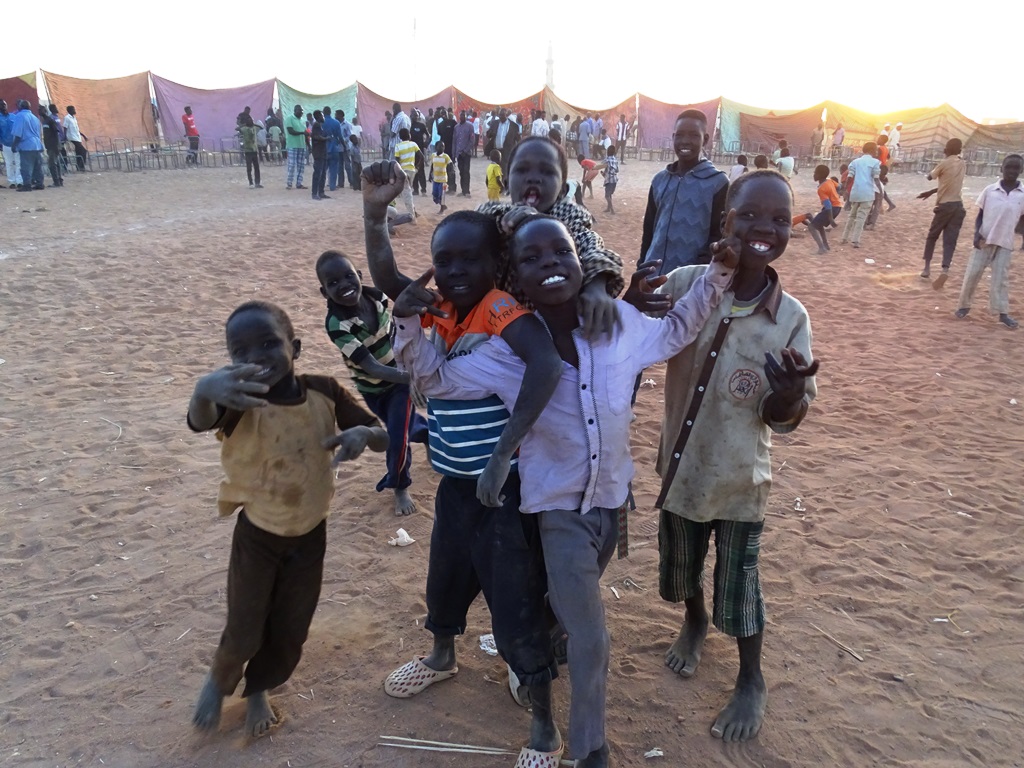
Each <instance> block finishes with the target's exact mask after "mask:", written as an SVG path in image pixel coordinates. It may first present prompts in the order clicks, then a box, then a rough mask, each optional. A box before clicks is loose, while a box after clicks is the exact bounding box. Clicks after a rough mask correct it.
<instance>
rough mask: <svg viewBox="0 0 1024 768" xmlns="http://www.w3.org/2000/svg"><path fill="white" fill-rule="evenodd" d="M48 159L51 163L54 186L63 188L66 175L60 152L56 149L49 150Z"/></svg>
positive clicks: (47, 152)
mask: <svg viewBox="0 0 1024 768" xmlns="http://www.w3.org/2000/svg"><path fill="white" fill-rule="evenodd" d="M46 159H47V161H48V162H49V166H50V178H51V179H52V180H53V186H55V187H63V186H64V174H63V173H62V171H61V157H60V150H58V149H57V148H56V147H54V148H53V149H47V150H46Z"/></svg>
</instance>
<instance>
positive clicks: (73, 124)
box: [64, 114, 82, 141]
mask: <svg viewBox="0 0 1024 768" xmlns="http://www.w3.org/2000/svg"><path fill="white" fill-rule="evenodd" d="M64 135H65V136H67V137H68V141H81V140H82V132H81V131H80V130H78V118H76V117H75V116H74V115H70V114H68V115H64Z"/></svg>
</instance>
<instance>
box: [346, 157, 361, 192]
mask: <svg viewBox="0 0 1024 768" xmlns="http://www.w3.org/2000/svg"><path fill="white" fill-rule="evenodd" d="M341 167H342V168H343V169H344V172H345V175H346V176H348V185H349V186H350V187H352V189H359V186H358V185H357V184H356V178H355V176H356V174H355V173H353V170H352V155H350V154H349V153H348V152H342V153H341ZM361 172H362V169H361V168H360V173H361Z"/></svg>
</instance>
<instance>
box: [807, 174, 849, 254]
mask: <svg viewBox="0 0 1024 768" xmlns="http://www.w3.org/2000/svg"><path fill="white" fill-rule="evenodd" d="M828 174H829V167H828V166H827V165H819V166H817V167H815V169H814V180H815V181H816V182H818V199H819V200H820V201H821V211H820V212H819V213H818V215H817V216H815V217H814V218H813V219H811V224H810V229H811V237H813V238H814V242H815V243H817V244H818V255H819V256H820V255H821V254H823V253H828V252H829V251H830V250H832V249H831V248H830V247H829V244H828V235H827V234H825V227H834V226H835V224H836V217H837V216H838V215H839V214H840V213H842V212H843V201H842V200H841V199H840V197H839V190H837V189H836V183H835V182H834V181H833V180H832V179H830V178H829V176H828Z"/></svg>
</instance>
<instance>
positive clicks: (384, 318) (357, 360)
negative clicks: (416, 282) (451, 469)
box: [316, 128, 427, 516]
mask: <svg viewBox="0 0 1024 768" xmlns="http://www.w3.org/2000/svg"><path fill="white" fill-rule="evenodd" d="M404 130H405V128H402V129H401V131H404ZM401 131H399V133H401ZM399 146H401V144H399ZM406 176H408V172H406ZM316 276H317V279H318V280H319V281H320V293H321V295H322V296H323V297H324V298H325V299H327V319H326V320H325V325H326V327H327V335H328V336H330V337H331V341H333V342H334V343H335V345H336V346H337V347H338V349H340V350H341V354H342V355H344V357H345V365H346V366H348V369H349V372H350V373H351V374H352V382H353V383H354V384H355V386H356V390H357V391H358V392H359V394H361V395H362V396H363V400H365V401H366V405H367V406H368V407H369V408H370V410H371V411H373V413H374V414H375V415H376V416H377V418H379V419H380V420H381V421H382V422H383V423H384V425H385V427H386V428H387V431H388V452H387V473H386V474H385V475H384V477H382V478H381V480H380V482H379V483H377V491H378V492H380V491H383V490H384V489H385V488H391V489H392V490H393V491H394V494H395V514H396V515H399V516H402V515H411V514H412V513H413V512H415V511H416V504H415V503H414V502H413V500H412V497H411V496H410V495H409V486H410V485H412V477H411V475H410V474H409V466H410V464H411V463H412V450H411V448H410V446H409V443H425V442H427V423H426V422H425V421H424V420H423V417H422V416H420V415H419V414H418V413H416V409H415V408H414V407H413V405H412V401H411V400H410V398H409V374H407V373H405V372H404V371H399V370H398V369H397V368H396V367H395V355H394V353H393V352H392V351H391V332H392V329H393V325H392V322H391V312H390V310H388V300H387V299H386V298H385V297H384V295H383V294H382V293H381V292H380V291H378V290H377V289H376V288H373V287H371V286H364V285H363V284H362V280H361V277H362V276H361V275H360V274H359V272H358V271H357V270H356V268H355V267H354V266H352V262H351V261H350V260H349V258H348V257H347V256H345V255H344V254H343V253H339V252H338V251H325V252H324V253H322V254H320V258H319V259H317V261H316Z"/></svg>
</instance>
